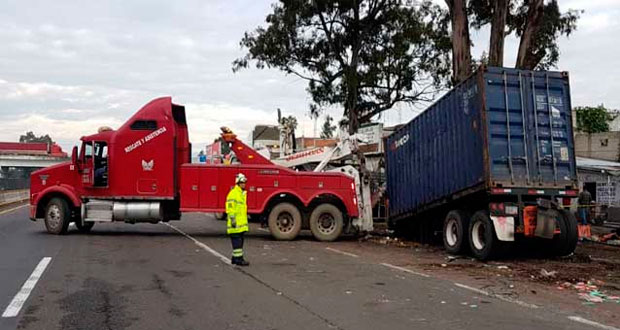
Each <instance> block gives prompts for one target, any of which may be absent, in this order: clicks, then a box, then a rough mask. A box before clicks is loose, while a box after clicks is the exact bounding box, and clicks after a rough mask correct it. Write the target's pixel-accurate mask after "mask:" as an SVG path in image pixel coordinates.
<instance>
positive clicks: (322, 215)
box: [310, 203, 344, 242]
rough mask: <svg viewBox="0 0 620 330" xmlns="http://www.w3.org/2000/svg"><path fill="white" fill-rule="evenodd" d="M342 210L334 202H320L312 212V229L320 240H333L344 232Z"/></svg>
mask: <svg viewBox="0 0 620 330" xmlns="http://www.w3.org/2000/svg"><path fill="white" fill-rule="evenodd" d="M343 226H344V222H343V220H342V212H340V210H339V209H338V208H337V207H336V206H334V205H333V204H328V203H325V204H320V205H319V206H317V207H315V208H314V210H313V211H312V214H310V231H312V235H313V236H314V238H316V239H317V240H319V241H324V242H331V241H333V240H335V239H336V238H338V236H340V234H341V233H342V227H343Z"/></svg>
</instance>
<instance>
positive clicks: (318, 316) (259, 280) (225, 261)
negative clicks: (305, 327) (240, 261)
mask: <svg viewBox="0 0 620 330" xmlns="http://www.w3.org/2000/svg"><path fill="white" fill-rule="evenodd" d="M162 224H164V225H166V226H168V227H170V228H172V229H174V230H175V231H176V232H178V233H180V234H181V235H183V236H185V237H187V238H189V239H190V240H192V241H193V242H194V243H195V244H196V245H198V246H199V247H201V248H202V249H204V250H206V251H207V252H209V253H211V254H212V255H214V256H216V257H218V258H219V259H220V260H222V262H224V263H225V264H227V265H231V266H232V264H231V263H230V260H229V259H228V258H226V257H224V256H223V255H222V254H221V253H219V252H217V251H216V250H214V249H213V248H211V247H209V246H208V245H206V244H204V243H202V242H200V241H199V240H197V239H195V238H193V237H192V236H190V235H189V234H187V233H185V232H183V231H182V230H181V229H179V228H177V227H175V226H173V225H171V224H168V223H164V222H162ZM233 269H235V270H236V271H238V272H239V273H241V274H243V275H245V276H247V277H249V278H251V279H253V280H254V281H255V282H257V283H258V284H260V285H262V286H264V287H265V288H267V289H269V290H271V291H272V292H273V293H275V294H276V295H277V296H280V297H282V298H284V299H286V300H288V301H289V302H291V303H292V304H294V305H295V306H297V307H299V308H301V309H303V310H305V311H306V312H308V313H310V314H311V315H312V316H314V317H316V318H318V319H320V320H321V321H323V322H324V323H325V324H327V326H329V327H330V328H332V329H342V328H341V327H339V326H338V325H336V324H335V323H333V322H332V321H330V320H328V319H327V318H325V317H323V316H321V315H320V314H318V313H317V312H315V311H313V310H312V309H310V308H309V307H307V306H305V305H304V304H302V303H301V302H299V301H297V300H295V299H294V298H293V297H291V296H289V295H287V294H285V293H284V292H282V291H279V290H278V289H276V288H275V287H273V286H271V285H269V283H267V282H265V281H263V280H261V279H260V278H258V277H256V276H255V275H254V274H252V273H250V272H248V271H246V270H245V269H243V268H241V267H233Z"/></svg>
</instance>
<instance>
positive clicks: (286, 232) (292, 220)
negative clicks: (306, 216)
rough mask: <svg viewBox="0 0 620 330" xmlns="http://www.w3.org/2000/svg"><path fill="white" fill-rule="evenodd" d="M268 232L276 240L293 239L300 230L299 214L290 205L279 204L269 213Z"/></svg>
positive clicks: (297, 210)
mask: <svg viewBox="0 0 620 330" xmlns="http://www.w3.org/2000/svg"><path fill="white" fill-rule="evenodd" d="M268 223H269V231H271V235H273V237H274V238H275V239H277V240H281V241H290V240H292V239H295V237H297V235H298V234H299V231H300V230H301V213H299V209H297V207H295V205H293V204H291V203H280V204H278V205H276V206H275V207H274V208H273V209H272V210H271V212H269V220H268Z"/></svg>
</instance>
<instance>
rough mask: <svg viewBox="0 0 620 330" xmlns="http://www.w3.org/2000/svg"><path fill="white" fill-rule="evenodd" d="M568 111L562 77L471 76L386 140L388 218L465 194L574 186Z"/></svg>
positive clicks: (495, 72)
mask: <svg viewBox="0 0 620 330" xmlns="http://www.w3.org/2000/svg"><path fill="white" fill-rule="evenodd" d="M570 109H571V108H570V91H569V86H568V77H567V75H565V74H563V73H559V72H531V71H523V70H515V69H504V68H485V69H484V71H479V72H478V74H475V75H473V76H472V77H471V78H470V79H468V80H467V81H465V82H463V83H462V84H460V85H458V86H457V87H455V88H454V89H452V90H451V91H449V92H448V93H446V95H444V96H443V97H442V98H441V99H439V100H438V101H437V102H435V103H434V104H433V105H431V106H430V107H429V108H428V109H427V110H426V111H424V112H423V113H421V114H420V115H419V116H417V117H416V118H414V119H413V120H412V121H410V122H409V123H407V124H405V125H404V126H403V127H402V128H400V129H399V130H398V131H396V132H395V133H394V134H392V135H390V136H389V137H388V138H387V140H386V170H387V191H388V198H389V209H390V216H391V217H398V216H400V215H404V214H408V213H412V212H415V211H416V210H418V209H419V208H421V207H424V206H426V205H429V204H430V203H433V202H437V201H441V200H443V199H445V198H448V197H450V196H452V195H453V194H455V193H457V192H462V191H465V190H466V189H470V188H473V187H481V186H482V187H490V186H503V187H530V186H531V187H558V188H564V187H565V186H568V185H572V184H574V182H575V181H576V166H575V155H574V147H573V135H572V125H571V123H572V120H571V111H570ZM524 123H525V125H524ZM549 123H552V125H551V126H552V127H553V130H552V132H553V133H552V134H549V132H550V130H549V127H550V124H549ZM536 146H538V147H536ZM485 155H486V156H488V158H485ZM487 172H488V173H487ZM486 180H490V182H486Z"/></svg>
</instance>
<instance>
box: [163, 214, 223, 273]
mask: <svg viewBox="0 0 620 330" xmlns="http://www.w3.org/2000/svg"><path fill="white" fill-rule="evenodd" d="M162 224H164V225H166V226H168V227H170V228H172V229H173V230H174V231H176V232H178V233H179V234H181V235H183V236H185V237H187V238H189V239H190V240H192V241H193V242H194V244H196V245H198V246H199V247H200V248H202V249H203V250H205V251H207V252H209V253H211V254H212V255H214V256H215V257H217V258H219V259H220V260H222V262H223V263H225V264H227V265H230V264H231V263H230V259H228V258H226V257H225V256H224V255H222V254H221V253H219V252H217V251H215V250H214V249H213V248H211V247H210V246H208V245H206V244H204V243H202V242H201V241H199V240H197V239H195V238H193V237H191V236H190V235H189V234H186V233H185V232H184V231H182V230H181V229H179V228H177V227H175V226H173V225H171V224H169V223H165V222H162Z"/></svg>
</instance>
